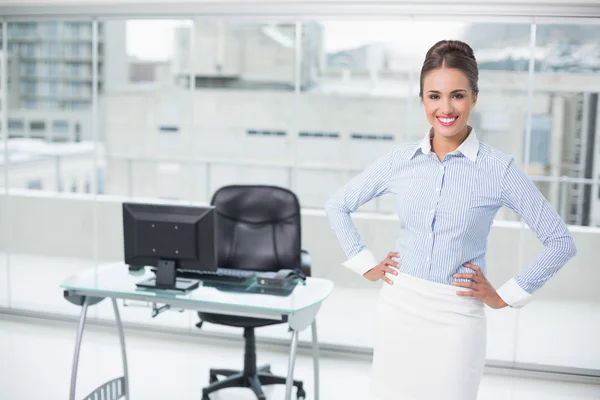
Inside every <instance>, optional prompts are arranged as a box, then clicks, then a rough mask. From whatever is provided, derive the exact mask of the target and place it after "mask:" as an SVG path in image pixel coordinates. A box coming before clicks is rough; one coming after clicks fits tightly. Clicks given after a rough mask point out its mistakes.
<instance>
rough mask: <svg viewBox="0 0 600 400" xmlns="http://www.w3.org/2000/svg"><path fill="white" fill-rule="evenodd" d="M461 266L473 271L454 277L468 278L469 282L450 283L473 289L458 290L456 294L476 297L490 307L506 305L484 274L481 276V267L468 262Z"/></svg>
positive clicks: (496, 307)
mask: <svg viewBox="0 0 600 400" xmlns="http://www.w3.org/2000/svg"><path fill="white" fill-rule="evenodd" d="M463 266H465V267H467V268H470V269H472V270H473V273H466V274H454V277H455V278H463V279H470V280H471V282H452V284H453V285H454V286H460V287H465V288H470V289H473V291H472V292H471V291H459V292H456V294H457V295H459V296H467V297H477V298H478V299H479V300H481V301H483V302H484V303H485V304H487V305H488V306H489V307H490V308H495V309H498V308H504V307H506V306H508V304H506V303H505V302H504V300H502V298H501V297H500V296H498V293H497V292H496V289H494V287H493V286H492V284H491V283H490V282H489V281H488V280H487V279H486V277H485V276H483V273H482V272H481V268H479V267H478V266H477V265H473V264H469V263H467V264H463Z"/></svg>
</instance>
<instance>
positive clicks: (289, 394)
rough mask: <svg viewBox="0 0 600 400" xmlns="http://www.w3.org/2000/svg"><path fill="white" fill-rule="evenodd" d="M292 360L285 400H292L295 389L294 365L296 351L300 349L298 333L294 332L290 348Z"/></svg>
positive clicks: (289, 367) (289, 365)
mask: <svg viewBox="0 0 600 400" xmlns="http://www.w3.org/2000/svg"><path fill="white" fill-rule="evenodd" d="M290 347H291V348H290V359H289V360H288V374H287V379H286V382H285V400H292V388H293V387H294V365H295V364H296V349H297V348H298V331H296V330H293V331H292V345H291V346H290Z"/></svg>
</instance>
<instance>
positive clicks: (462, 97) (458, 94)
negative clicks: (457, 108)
mask: <svg viewBox="0 0 600 400" xmlns="http://www.w3.org/2000/svg"><path fill="white" fill-rule="evenodd" d="M454 97H455V98H457V99H464V98H465V95H464V94H462V93H457V94H455V95H454Z"/></svg>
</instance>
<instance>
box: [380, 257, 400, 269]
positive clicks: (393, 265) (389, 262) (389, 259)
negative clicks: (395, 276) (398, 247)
mask: <svg viewBox="0 0 600 400" xmlns="http://www.w3.org/2000/svg"><path fill="white" fill-rule="evenodd" d="M383 263H384V264H385V265H391V266H392V267H396V268H400V264H399V263H398V262H397V261H394V260H392V259H391V258H390V257H388V258H386V259H385V260H383Z"/></svg>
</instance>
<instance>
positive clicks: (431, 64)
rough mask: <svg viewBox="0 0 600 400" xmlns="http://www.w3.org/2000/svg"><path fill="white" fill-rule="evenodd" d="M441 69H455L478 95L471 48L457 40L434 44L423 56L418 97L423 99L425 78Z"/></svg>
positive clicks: (475, 61) (473, 55)
mask: <svg viewBox="0 0 600 400" xmlns="http://www.w3.org/2000/svg"><path fill="white" fill-rule="evenodd" d="M441 67H446V68H456V69H458V70H460V71H462V72H463V73H464V74H465V75H466V76H467V79H469V84H470V85H471V89H472V90H473V93H475V94H477V93H479V88H478V86H477V81H478V80H479V69H478V68H477V60H475V54H474V53H473V49H472V48H471V46H469V45H468V44H466V43H464V42H461V41H459V40H442V41H439V42H437V43H436V44H434V45H433V46H432V47H431V48H430V49H429V51H427V54H426V55H425V61H424V62H423V67H422V68H421V81H420V90H419V97H423V80H424V79H425V76H426V75H427V74H428V73H429V72H430V71H432V70H434V69H437V68H441Z"/></svg>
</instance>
